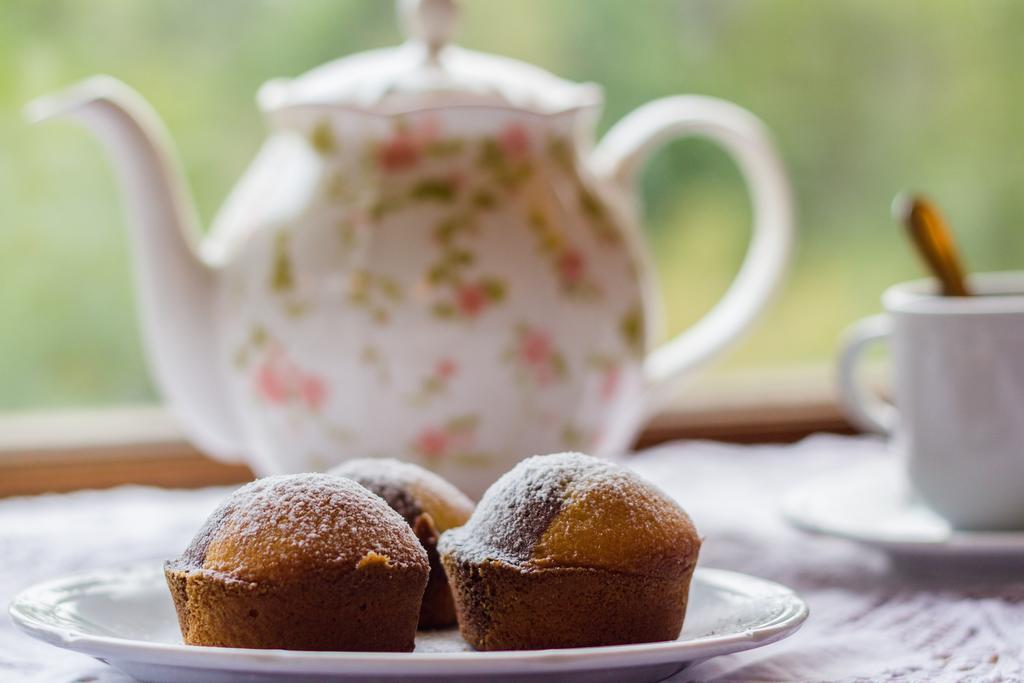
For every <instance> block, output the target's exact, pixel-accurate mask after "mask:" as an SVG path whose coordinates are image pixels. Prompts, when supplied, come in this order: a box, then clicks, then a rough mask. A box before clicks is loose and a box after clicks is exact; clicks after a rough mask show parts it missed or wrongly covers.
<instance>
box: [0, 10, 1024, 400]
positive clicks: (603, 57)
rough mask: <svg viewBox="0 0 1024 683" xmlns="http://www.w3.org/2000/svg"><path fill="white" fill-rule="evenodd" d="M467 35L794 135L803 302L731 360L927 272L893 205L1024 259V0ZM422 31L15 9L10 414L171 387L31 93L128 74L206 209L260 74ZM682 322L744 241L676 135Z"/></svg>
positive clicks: (671, 15)
mask: <svg viewBox="0 0 1024 683" xmlns="http://www.w3.org/2000/svg"><path fill="white" fill-rule="evenodd" d="M464 6H465V12H464V21H463V28H462V32H461V41H460V42H462V43H463V44H464V45H465V46H467V47H471V48H475V49H481V50H486V51H493V52H498V53H502V54H506V55H510V56H513V57H517V58H521V59H525V60H528V61H531V62H535V63H537V64H539V65H541V66H543V67H545V68H548V69H550V70H552V71H554V72H556V73H558V74H560V75H562V76H565V77H568V78H571V79H575V80H593V81H596V82H599V83H602V84H603V85H604V86H605V89H606V93H607V106H606V109H605V112H604V115H603V117H602V120H601V130H602V131H603V130H605V129H607V127H608V126H609V125H610V124H612V123H613V122H614V121H616V120H617V119H618V118H620V117H621V116H622V115H623V114H625V113H627V112H628V111H630V110H631V109H633V108H634V107H636V106H638V105H640V104H642V103H644V102H646V101H647V100H650V99H652V98H655V97H659V96H663V95H669V94H673V93H703V94H709V95H715V96H718V97H723V98H727V99H730V100H733V101H735V102H737V103H739V104H741V105H742V106H745V107H747V108H749V109H751V110H752V111H754V112H755V113H757V114H758V115H759V116H761V117H762V118H763V119H764V120H765V122H767V124H768V125H769V126H770V127H771V128H772V130H773V131H774V133H775V136H776V140H777V142H778V144H779V147H780V148H781V151H782V154H783V156H784V158H785V161H786V164H787V165H788V167H789V170H790V172H791V174H792V179H793V182H794V185H795V188H796V194H797V202H798V210H799V231H800V233H801V238H800V248H799V252H798V254H797V259H796V262H795V268H794V270H793V272H792V275H791V277H790V279H789V281H788V284H787V287H786V290H785V292H784V293H783V295H782V296H781V297H780V298H779V299H778V301H777V302H776V304H775V305H774V306H773V308H772V309H771V310H770V311H769V312H768V314H767V315H766V316H765V317H764V318H763V320H762V322H761V323H760V324H759V326H758V327H757V329H756V331H755V332H754V333H753V334H752V335H750V336H749V337H747V338H745V339H744V341H743V343H742V344H741V345H740V346H739V347H738V348H737V349H736V350H735V351H734V352H732V353H731V354H729V355H728V356H727V357H726V358H725V359H723V360H722V361H721V362H719V363H718V365H717V369H716V372H726V371H730V370H743V369H748V368H757V367H763V366H783V365H785V366H796V365H802V366H815V365H817V366H821V367H822V368H824V367H825V366H826V365H827V363H828V362H829V360H830V358H831V356H832V354H833V352H834V348H835V344H836V339H837V336H838V334H839V333H840V331H841V330H842V329H843V327H844V326H845V325H847V324H848V323H849V322H851V321H853V320H854V319H856V318H858V317H860V316H862V315H864V314H866V313H869V312H872V311H874V310H876V309H877V306H878V304H877V301H878V295H879V292H880V291H881V290H882V289H883V288H884V287H885V286H886V285H888V284H890V283H892V282H895V281H898V280H904V279H910V278H913V277H917V276H918V275H919V274H920V268H919V266H918V264H917V263H916V262H915V261H914V259H913V258H912V257H911V255H910V254H909V252H908V249H907V248H906V246H905V244H904V242H903V240H902V239H901V236H900V234H899V232H898V230H897V229H896V228H895V226H894V225H893V223H892V220H891V219H890V217H889V204H890V201H891V199H892V197H893V195H894V194H895V193H896V192H897V191H899V190H900V189H903V188H908V187H910V188H920V189H924V190H926V191H928V192H929V193H932V194H933V195H934V196H935V198H937V200H938V201H939V203H940V205H941V206H942V208H943V209H944V210H945V211H946V213H947V214H948V217H949V218H950V220H951V222H952V224H953V225H954V227H955V229H956V231H957V233H958V235H959V239H960V242H961V244H962V246H963V247H964V249H965V251H966V256H967V260H968V263H969V265H970V266H971V267H972V268H973V269H976V270H996V269H1008V268H1019V267H1021V266H1024V229H1022V227H1021V222H1020V219H1021V217H1022V216H1024V191H1022V190H1024V164H1022V163H1021V160H1022V159H1021V157H1022V154H1021V152H1022V141H1021V135H1022V133H1024V130H1022V129H1024V69H1022V68H1021V65H1022V64H1024V40H1021V35H1022V32H1024V3H1020V2H1016V1H1015V0H1004V1H1000V0H985V1H983V2H962V1H956V2H952V1H950V2H942V1H939V0H901V1H900V2H891V1H890V0H831V1H829V2H806V1H804V0H773V1H771V2H768V1H766V0H638V1H634V2H625V1H624V0H518V1H517V2H506V1H504V0H466V1H465V2H464ZM398 40H399V33H398V30H397V28H396V22H395V20H394V17H393V7H392V3H390V2H386V1H384V0H302V1H301V2H294V1H287V0H217V1H216V2H208V1H206V0H147V1H146V2H126V1H125V0H89V2H80V1H78V0H65V1H56V0H4V2H3V3H2V4H0V409H20V408H30V407H41V406H67V405H82V404H104V403H127V402H136V401H143V400H151V399H152V397H153V395H154V393H153V388H152V386H151V384H150V382H149V380H148V379H147V377H146V373H145V369H144V363H143V360H142V354H141V347H140V342H139V337H138V333H137V331H136V327H135V311H134V309H133V301H132V283H131V273H130V264H129V262H128V256H127V249H126V238H125V230H124V225H123V220H122V216H121V213H120V206H119V203H118V196H117V193H116V191H115V188H114V185H113V179H112V176H111V173H110V172H109V169H108V167H107V166H106V163H105V161H104V159H103V157H102V154H101V151H100V149H99V147H98V145H97V144H96V143H95V142H94V141H93V139H92V138H91V137H90V136H89V135H87V134H86V133H85V132H83V131H82V130H79V129H77V128H74V127H72V126H70V125H67V124H52V125H47V126H44V127H39V128H29V127H27V126H26V125H25V124H24V123H23V122H22V120H21V117H20V111H19V110H20V106H21V104H22V103H24V102H25V101H26V100H28V99H30V98H31V97H33V96H36V95H40V94H43V93H45V92H48V91H51V90H54V89H57V88H60V87H62V86H64V85H67V84H69V83H70V82H72V81H74V80H76V79H78V78H81V77H83V76H86V75H89V74H92V73H95V72H105V73H110V74H113V75H115V76H117V77H119V78H122V79H123V80H125V81H127V82H128V83H129V84H131V85H133V86H135V87H136V88H137V89H139V90H140V91H142V92H143V93H144V94H145V95H146V96H147V97H148V98H149V99H150V100H151V101H152V103H153V104H154V106H155V107H156V108H157V110H159V111H160V112H161V114H162V115H163V116H164V117H165V120H166V122H167V124H168V126H169V128H170V129H171V132H172V133H173V135H174V137H175V139H176V141H177V143H178V145H179V149H180V153H181V156H182V157H183V159H184V162H185V165H186V168H187V171H188V174H189V179H190V181H191V184H192V187H193V189H194V191H195V194H196V198H197V201H198V205H199V209H200V213H201V215H202V217H203V218H204V220H206V221H209V219H210V218H211V217H212V216H213V214H214V212H215V211H216V209H217V207H218V204H219V202H220V201H221V199H222V198H223V197H224V196H225V194H226V193H227V191H228V190H229V188H230V187H231V185H232V183H233V182H234V180H235V179H236V178H237V177H238V176H239V175H240V173H241V172H242V170H243V169H244V168H245V166H246V165H247V164H248V162H249V160H250V158H251V155H252V154H253V152H254V151H255V149H256V147H257V145H258V144H259V142H260V141H261V139H262V138H263V136H264V127H263V123H262V121H261V120H260V117H259V115H258V113H257V111H256V108H255V106H254V102H253V97H254V93H255V91H256V88H257V87H258V86H259V84H260V83H261V82H263V81H264V80H266V79H268V78H270V77H273V76H288V75H296V74H298V73H301V72H303V71H305V70H307V69H309V68H311V67H313V66H316V65H318V64H320V63H321V62H324V61H326V60H330V59H333V58H335V57H338V56H341V55H344V54H347V53H350V52H353V51H357V50H364V49H368V48H373V47H379V46H383V45H387V44H393V43H395V42H396V41H398ZM643 191H644V194H645V198H646V200H647V207H648V229H649V234H650V238H651V241H652V245H653V250H654V253H655V255H656V257H657V261H658V266H659V277H660V281H661V283H662V288H663V290H664V294H665V300H666V308H667V311H666V312H667V329H669V330H678V329H681V328H682V327H683V326H684V325H686V324H687V323H689V322H691V321H693V320H695V319H696V318H697V317H698V316H699V315H700V314H701V313H702V312H704V311H705V310H706V309H707V308H708V306H709V305H710V304H711V303H713V302H714V301H715V300H716V298H717V297H718V296H719V295H720V294H721V292H722V291H723V290H724V288H725V286H726V285H727V284H728V282H729V280H730V278H731V277H732V275H733V273H734V272H735V269H736V267H737V265H738V263H739V261H740V259H741V257H742V255H743V249H744V247H745V243H746V238H747V234H748V222H749V218H750V216H749V207H748V203H747V200H746V197H745V193H744V190H743V188H742V184H741V182H740V180H739V176H738V173H737V171H736V169H735V168H734V167H733V166H732V164H731V163H730V162H729V160H728V159H727V158H726V157H725V155H724V154H723V153H721V152H720V151H718V150H717V149H715V148H714V147H713V146H711V145H710V144H707V143H704V142H700V141H686V142H680V143H675V144H674V145H672V146H670V147H669V148H668V149H667V150H666V151H665V152H663V153H661V154H660V155H659V156H657V157H656V158H655V159H654V162H653V163H652V164H651V166H650V168H649V169H648V171H647V173H646V176H645V178H644V186H643Z"/></svg>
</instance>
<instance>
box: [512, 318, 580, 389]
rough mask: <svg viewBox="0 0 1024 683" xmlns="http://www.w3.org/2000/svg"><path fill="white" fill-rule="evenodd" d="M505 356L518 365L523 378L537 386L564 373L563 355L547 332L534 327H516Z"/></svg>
mask: <svg viewBox="0 0 1024 683" xmlns="http://www.w3.org/2000/svg"><path fill="white" fill-rule="evenodd" d="M506 358H508V359H510V360H511V361H512V362H513V363H515V364H516V365H517V366H518V368H519V371H520V373H521V374H522V375H523V376H525V379H527V380H529V381H531V382H533V383H535V384H537V385H538V386H544V385H546V384H550V383H552V382H554V381H557V380H560V379H563V378H564V377H565V374H566V363H565V356H563V355H562V353H561V352H559V350H558V349H557V348H556V347H555V344H554V341H553V340H552V338H551V335H550V334H549V333H548V332H546V331H545V330H541V329H537V328H535V327H529V326H527V325H523V326H520V327H519V328H518V331H517V336H516V341H515V344H514V345H513V346H512V348H511V349H509V350H508V351H506Z"/></svg>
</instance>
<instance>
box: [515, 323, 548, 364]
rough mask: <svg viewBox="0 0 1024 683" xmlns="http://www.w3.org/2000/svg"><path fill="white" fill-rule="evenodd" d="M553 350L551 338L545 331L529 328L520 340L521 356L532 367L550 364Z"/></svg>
mask: <svg viewBox="0 0 1024 683" xmlns="http://www.w3.org/2000/svg"><path fill="white" fill-rule="evenodd" d="M552 349H553V347H552V345H551V337H550V335H548V333H547V332H544V331H543V330H537V329H534V328H527V329H526V330H525V331H524V332H523V335H522V337H521V338H520V340H519V356H520V358H522V360H523V362H524V363H526V364H527V365H529V366H532V367H536V366H539V365H544V364H546V363H548V362H550V361H551V353H552Z"/></svg>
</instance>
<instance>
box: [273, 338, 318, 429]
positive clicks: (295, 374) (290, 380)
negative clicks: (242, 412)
mask: <svg viewBox="0 0 1024 683" xmlns="http://www.w3.org/2000/svg"><path fill="white" fill-rule="evenodd" d="M255 384H256V393H257V394H258V395H259V396H261V397H263V398H264V399H265V400H266V401H268V402H269V403H272V404H275V405H285V404H288V403H291V402H293V401H298V402H301V403H302V404H303V405H304V406H305V407H307V408H308V409H310V410H312V411H314V412H317V411H319V410H320V409H321V408H322V407H323V405H324V403H325V402H326V401H327V384H326V383H325V382H324V381H323V380H322V379H321V378H319V377H317V376H316V375H313V374H306V373H304V372H303V371H302V370H301V369H300V368H299V367H298V366H297V365H295V363H293V362H292V361H291V360H290V359H289V358H288V357H287V355H286V354H285V352H284V350H283V349H281V347H280V346H278V345H276V344H274V345H273V346H271V348H270V350H269V351H268V352H267V356H266V358H264V359H263V362H262V363H260V364H259V365H258V366H257V367H256V373H255Z"/></svg>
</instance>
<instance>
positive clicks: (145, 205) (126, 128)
mask: <svg viewBox="0 0 1024 683" xmlns="http://www.w3.org/2000/svg"><path fill="white" fill-rule="evenodd" d="M25 115H26V117H27V118H28V119H29V120H30V121H32V122H34V123H38V122H41V121H45V120H48V119H54V118H70V119H73V120H75V121H79V122H81V123H82V124H84V125H85V126H86V127H87V128H89V129H90V130H91V131H92V132H93V133H94V134H95V135H96V136H97V137H98V138H99V139H100V141H101V142H102V143H103V145H104V146H105V147H106V149H107V151H108V153H109V155H110V158H111V160H112V162H113V165H114V167H115V171H116V174H117V178H118V181H119V184H120V188H121V191H122V193H123V196H124V200H123V201H124V206H125V211H126V214H127V218H128V223H129V227H130V230H131V233H130V234H131V242H132V255H133V260H134V266H135V268H134V271H135V279H136V289H137V296H138V305H139V315H140V319H141V322H142V336H143V341H144V343H145V347H146V357H147V361H148V363H149V367H150V371H151V373H152V374H153V376H154V378H155V380H156V383H157V385H158V387H159V389H160V390H161V392H162V394H163V396H164V397H165V398H166V399H167V401H168V403H169V404H170V407H171V409H172V410H173V411H174V412H175V414H176V415H177V417H178V418H179V419H180V420H181V421H182V422H183V426H184V427H185V428H186V430H187V432H188V433H189V435H190V436H191V437H192V439H193V441H194V442H195V443H196V445H197V446H198V447H199V448H200V449H202V450H204V451H205V452H207V453H209V454H210V455H213V456H215V457H219V458H221V459H226V460H237V459H239V458H240V456H241V455H242V453H241V451H242V450H243V448H242V440H241V438H240V437H239V434H240V430H239V428H238V419H237V417H236V415H235V414H234V411H233V409H232V406H231V404H230V403H229V400H228V394H227V387H226V385H225V383H224V382H222V381H221V377H222V373H223V371H222V369H221V366H220V353H219V349H218V346H217V339H216V326H215V324H214V319H213V314H214V308H213V307H214V302H215V294H216V285H217V277H218V273H217V271H216V269H215V266H214V264H212V263H210V262H209V261H208V260H204V259H203V258H202V256H201V254H200V233H199V224H198V219H197V216H196V211H195V207H194V205H193V202H192V197H191V196H190V194H189V192H188V189H187V188H186V185H185V180H184V177H183V174H182V172H181V168H180V165H179V164H178V162H177V159H176V158H175V155H174V153H173V150H172V147H171V144H170V138H169V135H168V133H167V130H166V128H165V127H164V126H163V124H162V122H161V121H160V119H159V118H158V117H157V115H156V113H155V112H154V111H153V109H152V108H151V107H150V106H149V104H148V103H147V102H146V101H145V100H144V99H143V98H142V97H141V96H140V95H139V94H138V93H136V92H135V91H134V90H132V89H131V88H129V87H128V86H127V85H125V84H124V83H121V82H120V81H118V80H116V79H113V78H110V77H107V76H96V77H93V78H90V79H87V80H85V81H82V82H80V83H78V84H76V85H74V86H72V87H71V88H69V89H67V90H65V91H62V92H59V93H56V94H54V95H49V96H46V97H42V98H40V99H37V100H34V101H33V102H30V103H29V104H28V105H27V106H26V108H25Z"/></svg>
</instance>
